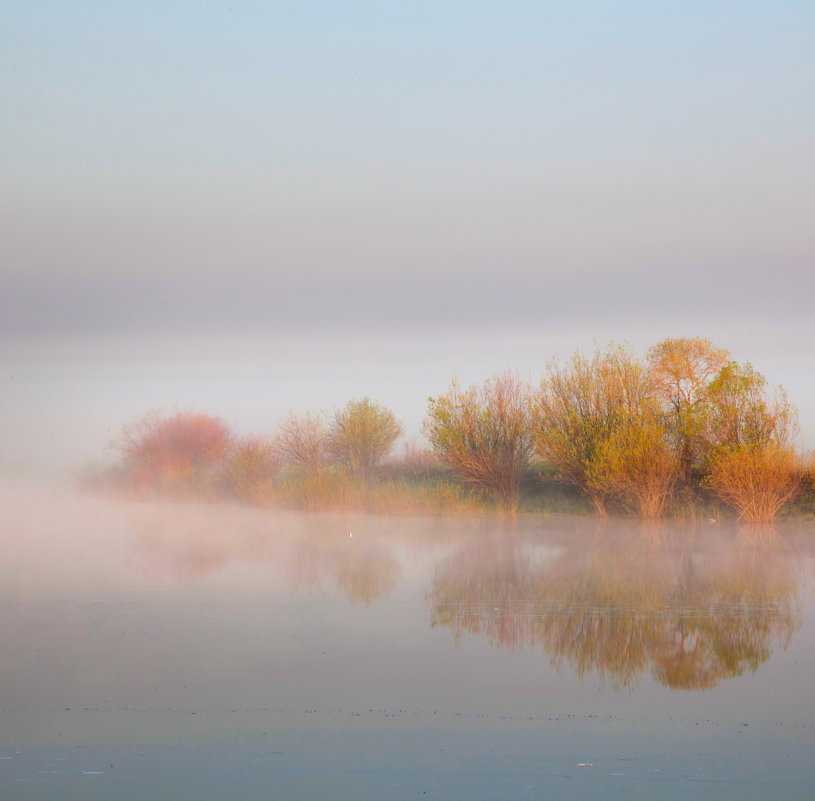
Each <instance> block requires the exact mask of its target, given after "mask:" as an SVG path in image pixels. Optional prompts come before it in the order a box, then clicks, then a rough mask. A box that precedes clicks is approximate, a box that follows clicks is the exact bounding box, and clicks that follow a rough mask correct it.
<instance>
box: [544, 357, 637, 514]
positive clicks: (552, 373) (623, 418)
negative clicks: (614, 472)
mask: <svg viewBox="0 0 815 801" xmlns="http://www.w3.org/2000/svg"><path fill="white" fill-rule="evenodd" d="M647 403H648V392H647V382H646V380H645V371H644V368H643V367H642V365H641V364H640V362H639V361H638V360H637V358H636V357H635V356H634V355H632V354H631V352H630V351H629V350H628V349H627V348H625V347H623V346H614V345H612V346H609V348H608V349H607V350H606V351H605V352H602V351H600V350H599V349H598V350H596V351H595V353H594V355H593V356H592V357H591V358H586V357H584V356H581V355H580V353H575V355H574V356H573V357H572V358H571V359H570V360H569V362H567V363H566V365H561V364H560V363H559V362H558V361H557V360H553V361H551V362H550V363H549V369H548V375H547V376H546V377H545V378H544V379H543V381H542V382H541V385H540V390H539V392H538V394H537V396H536V399H535V410H534V416H533V421H532V433H533V444H534V448H535V451H536V452H537V453H538V455H539V456H540V457H541V458H542V459H543V460H544V461H547V462H549V463H550V464H552V465H553V466H554V467H555V468H556V469H557V471H558V472H559V473H560V475H561V476H562V477H563V478H564V479H566V480H567V481H569V482H570V483H572V484H574V485H575V486H577V487H578V488H579V489H580V490H581V491H582V492H583V493H584V494H585V495H586V496H587V497H588V498H589V499H590V500H591V502H592V503H593V504H594V506H595V509H596V510H597V512H598V513H599V514H605V511H606V500H607V497H608V496H609V494H611V488H610V487H608V486H606V485H604V484H603V483H602V482H600V481H598V480H597V476H596V465H597V460H598V458H599V455H600V453H601V450H602V449H603V448H607V447H608V446H607V442H608V440H609V439H610V438H611V437H612V436H613V435H614V434H615V432H616V431H618V429H619V428H620V426H622V425H623V424H625V425H630V424H631V421H632V420H637V419H641V417H642V409H643V407H644V405H646V404H647Z"/></svg>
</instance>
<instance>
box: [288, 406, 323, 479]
mask: <svg viewBox="0 0 815 801" xmlns="http://www.w3.org/2000/svg"><path fill="white" fill-rule="evenodd" d="M328 433H329V432H328V427H327V426H326V422H325V416H324V415H323V414H322V413H314V412H307V413H306V414H302V415H298V414H292V415H289V417H288V418H287V419H286V420H284V421H283V423H282V424H281V425H280V430H279V432H278V434H277V438H276V445H277V449H278V451H279V452H280V455H281V456H282V458H283V460H284V462H285V463H286V464H287V465H289V466H290V467H296V468H299V469H302V470H303V471H305V472H306V473H308V474H311V475H317V474H318V473H320V472H322V470H323V469H324V468H325V466H326V464H328V461H329V452H328V446H329V436H328Z"/></svg>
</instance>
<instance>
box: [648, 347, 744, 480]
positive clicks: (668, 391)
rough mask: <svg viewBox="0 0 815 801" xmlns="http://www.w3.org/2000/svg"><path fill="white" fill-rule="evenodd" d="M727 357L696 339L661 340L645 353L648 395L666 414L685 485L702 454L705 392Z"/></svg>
mask: <svg viewBox="0 0 815 801" xmlns="http://www.w3.org/2000/svg"><path fill="white" fill-rule="evenodd" d="M728 358H729V354H728V352H727V351H726V350H722V349H721V348H717V347H715V346H714V345H713V343H712V342H711V341H710V340H708V339H701V338H699V337H696V338H693V339H687V338H681V339H664V340H662V342H659V343H658V344H656V345H654V346H653V347H652V348H650V349H649V351H648V382H649V387H650V392H651V393H652V394H653V396H654V397H655V398H656V400H657V401H658V402H659V403H660V405H661V406H662V408H663V410H664V412H665V415H666V419H667V422H668V428H669V431H670V433H671V436H672V439H673V441H674V446H675V448H676V450H677V453H678V456H679V463H680V473H681V476H682V479H683V480H684V482H685V483H686V484H687V485H690V483H691V479H692V476H693V471H694V468H695V467H697V466H698V463H699V459H700V457H701V454H702V451H703V445H702V438H703V435H704V430H705V419H704V418H705V414H704V413H705V410H706V405H705V402H706V400H707V393H708V389H709V387H710V383H711V381H712V380H713V378H714V377H715V376H716V375H717V374H718V372H719V371H720V370H721V369H722V367H724V365H725V364H726V363H727V360H728Z"/></svg>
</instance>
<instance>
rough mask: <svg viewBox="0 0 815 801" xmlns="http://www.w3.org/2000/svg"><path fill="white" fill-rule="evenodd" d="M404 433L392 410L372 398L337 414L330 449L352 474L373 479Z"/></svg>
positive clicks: (332, 428) (347, 405)
mask: <svg viewBox="0 0 815 801" xmlns="http://www.w3.org/2000/svg"><path fill="white" fill-rule="evenodd" d="M401 434H402V426H401V425H400V424H399V421H398V420H397V419H396V416H395V415H394V414H393V412H391V411H390V410H389V409H386V408H384V407H382V406H380V405H378V404H376V403H374V402H373V401H372V400H370V399H369V398H362V399H359V400H351V401H349V402H348V403H347V404H346V405H345V406H344V407H343V408H342V409H340V410H339V411H338V412H336V414H335V415H334V422H333V425H332V426H331V429H330V431H329V434H328V450H329V452H330V453H331V454H332V456H333V457H334V458H335V459H336V460H337V461H338V462H339V463H340V464H342V465H343V467H344V468H345V469H346V470H347V471H348V472H349V473H350V474H351V475H353V476H362V477H370V476H371V475H372V473H373V470H374V468H375V467H376V465H377V464H378V463H379V462H380V461H381V460H382V458H383V457H384V456H385V455H386V454H387V453H388V451H390V449H391V448H392V447H393V443H394V442H395V441H396V439H397V438H398V437H399V436H401Z"/></svg>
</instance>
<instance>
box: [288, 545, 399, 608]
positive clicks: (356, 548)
mask: <svg viewBox="0 0 815 801" xmlns="http://www.w3.org/2000/svg"><path fill="white" fill-rule="evenodd" d="M289 568H290V569H289V570H287V571H286V573H287V576H288V578H289V581H290V586H292V587H293V588H295V589H307V590H311V589H320V588H323V587H326V586H327V585H330V584H332V583H334V584H336V587H337V589H338V591H340V592H342V593H343V594H344V595H345V596H346V597H347V598H348V599H349V600H350V601H352V602H353V603H362V604H364V605H365V606H370V605H371V603H372V602H373V601H374V600H376V599H377V598H380V597H384V596H386V595H388V594H389V593H391V592H393V590H394V589H395V588H396V583H397V581H398V579H399V573H400V566H399V563H398V562H397V560H396V558H395V557H394V555H393V553H392V552H391V551H390V550H389V549H388V548H386V547H385V546H384V545H382V544H381V543H379V542H373V541H371V540H369V539H367V538H365V539H362V538H360V537H357V539H356V540H354V539H353V538H352V537H348V536H347V535H344V536H343V535H336V534H333V535H332V534H330V533H312V534H307V535H305V536H304V537H303V538H302V539H301V540H300V541H299V542H298V544H297V546H296V547H295V551H294V555H293V558H292V560H291V562H290V565H289Z"/></svg>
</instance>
